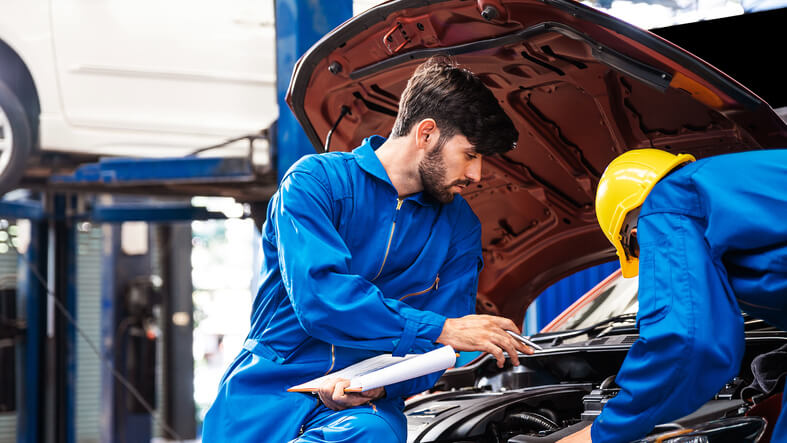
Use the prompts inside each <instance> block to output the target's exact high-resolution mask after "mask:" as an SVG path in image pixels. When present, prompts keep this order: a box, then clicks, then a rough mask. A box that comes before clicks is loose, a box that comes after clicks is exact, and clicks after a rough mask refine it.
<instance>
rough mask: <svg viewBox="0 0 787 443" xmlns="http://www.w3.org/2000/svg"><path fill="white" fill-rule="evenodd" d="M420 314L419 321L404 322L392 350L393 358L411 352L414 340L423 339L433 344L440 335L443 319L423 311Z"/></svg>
mask: <svg viewBox="0 0 787 443" xmlns="http://www.w3.org/2000/svg"><path fill="white" fill-rule="evenodd" d="M422 314H423V315H422V316H421V318H420V319H419V320H420V321H418V320H414V319H412V318H408V319H407V320H406V321H405V324H404V331H403V332H402V337H401V338H400V339H399V340H398V343H396V346H395V347H394V349H393V356H394V357H402V356H404V355H406V354H408V353H411V352H413V345H414V344H415V341H416V338H425V339H427V340H429V341H430V342H432V343H434V342H435V341H436V340H437V338H438V337H440V334H442V332H443V324H445V317H444V316H442V315H440V314H435V313H434V312H429V311H423V312H422Z"/></svg>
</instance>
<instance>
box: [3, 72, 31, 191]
mask: <svg viewBox="0 0 787 443" xmlns="http://www.w3.org/2000/svg"><path fill="white" fill-rule="evenodd" d="M30 140H31V134H30V122H29V121H28V118H27V114H26V113H25V108H23V107H22V104H21V103H20V102H19V99H18V98H16V95H15V94H14V93H13V92H12V91H11V90H10V89H9V88H8V86H6V85H5V83H3V82H1V81H0V195H2V194H5V193H6V192H8V191H10V190H11V189H14V187H16V185H18V184H19V180H20V179H21V178H22V175H23V174H24V172H25V164H26V162H27V158H28V157H29V156H30V151H31V146H30V144H31V143H30Z"/></svg>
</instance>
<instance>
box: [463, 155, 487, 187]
mask: <svg viewBox="0 0 787 443" xmlns="http://www.w3.org/2000/svg"><path fill="white" fill-rule="evenodd" d="M482 163H483V160H482V159H481V157H480V156H479V157H478V158H475V159H473V161H471V162H470V164H469V165H467V170H466V171H465V177H467V179H468V180H472V181H473V183H478V182H479V181H481V165H482Z"/></svg>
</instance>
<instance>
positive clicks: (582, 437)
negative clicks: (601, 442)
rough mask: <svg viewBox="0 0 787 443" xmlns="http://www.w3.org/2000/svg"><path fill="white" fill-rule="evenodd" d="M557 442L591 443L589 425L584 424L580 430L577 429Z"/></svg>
mask: <svg viewBox="0 0 787 443" xmlns="http://www.w3.org/2000/svg"><path fill="white" fill-rule="evenodd" d="M557 443H591V440H590V426H589V425H588V426H585V427H584V428H582V430H581V431H577V432H575V433H573V434H571V435H569V436H568V437H563V438H561V439H560V440H558V442H557Z"/></svg>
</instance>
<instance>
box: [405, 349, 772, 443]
mask: <svg viewBox="0 0 787 443" xmlns="http://www.w3.org/2000/svg"><path fill="white" fill-rule="evenodd" d="M619 337H623V338H620V339H618V340H615V343H611V344H601V345H599V344H593V341H592V340H591V341H588V342H586V343H585V344H584V345H582V344H576V343H574V344H570V345H564V346H556V347H553V348H548V349H545V350H544V351H542V352H539V353H536V354H534V355H530V356H525V355H522V356H520V357H519V358H520V362H521V365H520V366H512V365H511V364H510V363H507V364H506V365H505V366H504V367H503V368H498V367H497V366H496V364H495V361H494V359H493V358H492V356H490V355H484V356H482V357H480V358H478V359H476V360H475V361H473V362H471V363H469V364H468V365H466V366H464V367H461V368H455V369H452V370H449V371H446V373H445V374H444V375H443V377H442V378H441V379H440V380H439V381H438V383H437V384H436V385H435V388H434V389H433V392H432V393H431V394H427V395H422V396H418V397H414V398H412V399H410V400H408V402H407V405H406V408H405V415H406V416H407V423H408V442H413V443H415V442H445V443H448V442H455V443H459V442H476V443H487V442H490V443H491V442H495V443H496V442H509V443H522V442H555V441H558V440H560V439H561V438H563V437H565V436H567V435H570V434H572V433H573V432H576V431H578V430H580V429H582V428H584V427H585V426H588V425H589V424H591V423H592V421H593V420H594V419H595V418H596V416H598V415H599V414H600V413H601V410H602V408H603V406H604V404H606V402H607V401H609V400H610V399H611V398H613V397H614V396H615V395H616V394H617V392H618V391H619V387H618V386H617V385H616V384H615V382H614V378H615V374H616V372H617V370H618V369H619V368H620V366H621V364H622V362H623V359H624V358H625V355H626V352H627V350H628V347H629V346H630V343H629V342H631V341H632V338H633V339H636V335H632V336H619ZM626 337H629V338H626ZM616 338H617V337H616ZM784 342H785V338H783V337H773V336H771V337H770V338H766V337H750V338H747V351H746V355H745V357H744V360H743V362H742V364H741V371H740V374H739V376H737V377H735V378H734V379H733V380H730V382H729V383H728V384H727V385H726V386H724V387H723V388H722V389H721V390H720V391H719V392H718V393H717V394H716V396H715V397H714V398H712V399H710V400H709V401H708V402H707V403H705V404H704V405H703V406H702V407H700V408H699V409H698V410H696V411H695V412H693V413H691V414H689V415H687V416H685V417H681V418H680V419H677V420H674V421H673V422H670V423H664V424H661V425H658V426H656V428H654V429H653V431H652V432H651V434H650V436H649V437H648V438H646V439H645V440H642V441H654V442H655V441H669V440H668V438H669V436H670V435H681V437H682V438H686V437H690V436H693V435H698V436H702V437H703V438H705V440H696V441H710V442H713V441H736V442H756V441H761V438H762V436H763V434H766V435H767V429H766V425H767V422H766V420H764V419H763V416H772V415H773V413H774V411H773V410H772V409H773V408H774V407H776V408H777V410H776V411H775V414H776V415H778V412H779V411H778V407H779V403H778V402H773V401H771V402H767V400H768V398H764V397H763V398H756V397H755V398H747V399H743V398H741V391H742V389H743V387H744V386H746V385H748V384H749V383H751V381H752V379H753V375H752V372H751V369H750V364H751V361H752V359H753V358H754V357H756V356H757V355H760V354H763V353H766V352H769V351H771V350H773V349H776V348H778V347H779V346H781V345H783V344H784ZM597 343H598V342H597ZM766 403H767V404H770V405H771V406H769V407H763V405H764V404H766ZM713 435H716V436H717V438H722V439H721V440H714V439H709V438H708V436H713ZM719 436H720V437H719ZM659 439H661V440H659ZM681 441H683V440H681ZM686 441H695V440H686ZM762 441H765V440H762Z"/></svg>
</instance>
